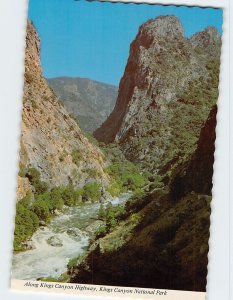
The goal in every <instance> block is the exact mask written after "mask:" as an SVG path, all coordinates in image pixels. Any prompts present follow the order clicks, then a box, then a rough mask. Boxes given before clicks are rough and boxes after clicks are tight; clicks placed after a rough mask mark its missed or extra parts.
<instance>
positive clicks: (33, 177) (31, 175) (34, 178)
mask: <svg viewBox="0 0 233 300" xmlns="http://www.w3.org/2000/svg"><path fill="white" fill-rule="evenodd" d="M25 176H26V177H27V178H28V179H29V181H30V183H31V184H32V185H33V186H34V188H35V193H36V194H42V193H44V192H46V191H47V190H48V184H47V183H46V182H44V181H41V179H40V172H39V171H38V170H37V169H35V168H29V169H28V170H27V171H26V174H25Z"/></svg>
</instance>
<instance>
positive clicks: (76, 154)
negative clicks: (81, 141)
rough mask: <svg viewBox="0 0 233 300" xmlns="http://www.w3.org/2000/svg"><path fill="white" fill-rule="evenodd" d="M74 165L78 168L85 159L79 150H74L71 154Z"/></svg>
mask: <svg viewBox="0 0 233 300" xmlns="http://www.w3.org/2000/svg"><path fill="white" fill-rule="evenodd" d="M71 156H72V160H73V163H74V164H76V166H79V164H80V161H81V160H82V159H83V154H82V152H81V151H79V150H73V151H72V153H71Z"/></svg>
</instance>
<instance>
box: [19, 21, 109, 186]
mask: <svg viewBox="0 0 233 300" xmlns="http://www.w3.org/2000/svg"><path fill="white" fill-rule="evenodd" d="M21 132H22V134H21V140H20V168H21V169H25V168H28V167H33V168H35V169H37V170H38V171H40V174H41V180H43V181H46V182H47V183H49V184H50V185H51V186H58V185H67V184H69V183H72V184H73V185H74V186H77V187H78V186H82V185H83V184H84V183H85V182H88V181H90V180H93V173H95V177H96V178H94V179H96V180H97V181H100V182H103V184H106V183H107V182H108V175H106V174H105V172H104V170H103V168H104V167H105V157H104V155H103V153H102V152H101V150H99V148H98V147H96V146H93V145H92V144H90V142H89V141H88V139H87V138H86V137H85V136H84V135H83V133H82V131H81V129H80V127H79V126H78V125H77V123H76V122H75V120H74V119H73V118H71V117H70V115H69V114H68V112H67V111H66V110H65V108H64V107H63V106H62V105H61V104H60V103H59V101H58V98H57V97H56V95H55V94H54V93H53V91H52V90H51V89H50V87H49V86H48V83H47V81H46V80H45V79H44V78H43V75H42V70H41V64H40V40H39V36H38V34H37V32H36V30H35V28H34V27H33V25H32V23H31V22H30V21H28V24H27V38H26V56H25V85H24V97H23V112H22V131H21ZM90 173H91V174H92V177H91V176H90ZM20 182H22V180H21V181H19V190H20V188H22V187H21V184H20Z"/></svg>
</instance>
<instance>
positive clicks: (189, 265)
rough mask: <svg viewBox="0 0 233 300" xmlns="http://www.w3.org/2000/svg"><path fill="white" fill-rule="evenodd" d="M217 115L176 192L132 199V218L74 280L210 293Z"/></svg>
mask: <svg viewBox="0 0 233 300" xmlns="http://www.w3.org/2000/svg"><path fill="white" fill-rule="evenodd" d="M216 111H217V110H216V106H215V107H214V108H213V109H212V110H211V112H210V114H209V117H208V120H207V121H206V123H205V124H204V126H203V128H202V130H201V134H200V137H199V139H198V147H197V149H196V151H195V152H194V153H193V155H192V156H191V157H190V160H189V162H188V163H186V164H184V165H182V166H178V167H177V169H176V170H175V172H174V176H173V181H172V184H171V186H170V189H167V188H164V189H156V190H154V191H152V192H150V193H148V194H147V195H144V196H139V197H134V198H133V199H131V200H130V201H129V202H128V203H127V205H126V211H127V216H128V217H126V218H125V219H124V220H123V221H122V222H121V224H120V225H119V226H118V227H117V228H116V229H115V230H113V231H112V232H110V233H109V234H107V235H106V236H104V237H103V238H100V239H99V240H97V242H96V243H95V244H94V245H93V246H92V248H91V249H90V251H89V254H88V256H87V257H86V259H85V260H84V261H83V262H82V264H81V265H79V266H78V267H77V268H76V269H75V270H73V272H72V273H71V281H72V282H78V283H92V284H93V283H94V284H102V285H103V284H104V285H119V286H129V287H132V286H135V287H138V286H140V287H145V288H164V289H178V290H192V291H205V290H206V276H207V263H208V258H207V254H208V239H209V218H210V201H211V187H212V175H213V160H214V143H215V125H216ZM177 191H183V192H182V194H179V193H177ZM116 262H117V263H116Z"/></svg>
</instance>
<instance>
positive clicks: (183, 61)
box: [94, 16, 221, 176]
mask: <svg viewBox="0 0 233 300" xmlns="http://www.w3.org/2000/svg"><path fill="white" fill-rule="evenodd" d="M220 48H221V38H220V36H219V34H218V32H217V30H216V29H215V28H213V27H208V28H206V29H205V30H204V31H202V32H199V33H197V34H195V35H193V36H192V37H191V38H190V39H188V38H186V37H185V36H184V29H183V27H182V25H181V23H180V21H179V19H178V18H177V17H175V16H160V17H158V18H156V19H152V20H149V21H148V22H146V23H144V24H143V25H142V26H141V27H140V28H139V32H138V34H137V36H136V38H135V40H134V41H133V42H132V44H131V47H130V55H129V59H128V63H127V66H126V69H125V72H124V75H123V77H122V79H121V82H120V86H119V94H118V98H117V102H116V106H115V108H114V110H113V112H112V113H111V115H110V116H109V118H108V119H107V120H106V121H105V122H104V123H103V125H102V126H101V127H100V128H99V129H97V130H96V131H95V133H94V136H95V138H96V139H98V140H99V141H103V142H105V143H112V142H117V143H119V145H120V147H121V149H122V150H123V152H124V153H125V155H126V157H127V158H128V159H129V160H131V161H132V162H134V163H136V164H139V165H140V166H141V168H142V169H144V170H147V171H150V172H151V173H153V174H155V173H158V174H160V175H163V176H165V175H169V172H171V170H172V169H175V167H176V166H177V165H178V164H179V163H180V162H182V160H185V159H186V158H187V157H189V155H190V154H191V153H193V151H194V150H195V148H196V143H197V140H198V137H199V134H200V130H201V127H202V126H203V123H204V122H205V120H206V119H207V117H208V114H209V112H210V109H211V108H212V106H213V105H214V104H215V103H216V101H217V98H218V81H219V78H218V77H219V64H220Z"/></svg>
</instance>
